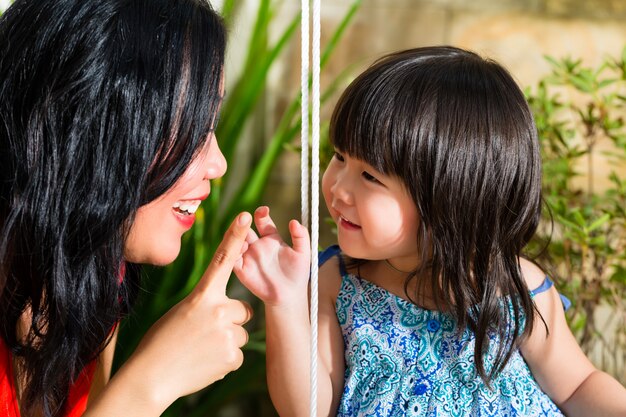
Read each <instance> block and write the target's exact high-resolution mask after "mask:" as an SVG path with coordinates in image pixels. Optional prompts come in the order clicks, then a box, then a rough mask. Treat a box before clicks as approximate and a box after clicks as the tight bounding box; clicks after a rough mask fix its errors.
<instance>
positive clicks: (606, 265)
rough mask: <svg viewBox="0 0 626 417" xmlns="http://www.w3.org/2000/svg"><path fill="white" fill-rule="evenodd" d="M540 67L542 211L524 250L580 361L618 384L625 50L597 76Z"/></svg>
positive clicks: (535, 101)
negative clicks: (559, 310)
mask: <svg viewBox="0 0 626 417" xmlns="http://www.w3.org/2000/svg"><path fill="white" fill-rule="evenodd" d="M546 59H547V60H548V62H549V63H550V65H551V67H552V72H551V73H550V74H549V75H548V76H546V77H545V78H543V79H542V80H540V82H539V83H538V85H537V87H536V88H534V89H527V90H526V95H527V99H528V101H529V103H530V105H531V108H532V110H533V113H534V115H535V120H536V123H537V128H538V132H539V137H540V141H541V150H542V154H543V170H544V182H543V192H544V199H545V201H546V203H547V204H546V207H545V210H544V213H543V221H542V224H541V226H540V228H539V232H538V234H537V236H536V238H535V240H534V241H533V242H532V243H531V245H530V248H531V249H532V251H536V252H541V253H540V255H539V256H538V260H539V261H540V263H541V265H542V266H543V267H544V268H547V269H548V271H550V273H552V274H553V275H554V277H555V278H556V283H557V287H558V289H559V291H560V292H562V293H563V294H565V295H566V296H567V297H569V298H570V300H572V301H573V305H572V308H570V309H569V310H568V311H567V318H568V320H569V323H570V327H571V328H572V330H573V332H574V334H575V336H576V338H577V339H578V341H579V343H580V345H581V347H582V348H583V350H584V351H585V353H587V354H588V355H589V356H590V357H591V358H592V359H594V361H595V362H596V365H597V366H598V367H600V368H601V369H603V370H606V371H608V372H610V373H611V374H613V375H614V376H615V377H616V378H617V379H618V380H620V381H621V382H622V383H626V367H625V362H626V361H625V360H626V128H625V126H624V125H625V123H624V117H625V116H626V47H625V48H624V50H623V51H622V54H621V56H620V57H617V58H615V57H606V58H604V59H603V62H602V63H601V64H600V65H598V66H597V67H595V68H589V67H586V66H585V65H584V64H583V62H582V61H581V60H574V59H572V58H569V57H566V58H562V59H554V58H551V57H546ZM605 172H608V174H604V173H605ZM542 249H543V251H542Z"/></svg>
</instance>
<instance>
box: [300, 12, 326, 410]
mask: <svg viewBox="0 0 626 417" xmlns="http://www.w3.org/2000/svg"><path fill="white" fill-rule="evenodd" d="M309 7H310V6H309V0H302V23H301V27H302V51H301V55H302V72H301V92H302V108H301V111H302V113H301V117H302V128H301V141H302V156H301V169H302V180H301V181H302V187H301V197H302V224H304V225H306V224H307V221H308V217H309V214H308V200H309V199H308V187H309V179H308V165H309V160H308V159H309V155H308V147H309V137H308V136H309V131H308V124H309V123H308V122H309V109H308V101H309V97H308V87H309V82H308V76H309V20H310V17H309ZM320 10H321V7H320V0H313V44H312V58H313V62H312V65H311V66H312V70H313V77H312V85H311V96H312V97H311V102H312V103H311V104H312V112H311V127H312V129H311V130H312V135H311V178H310V183H311V310H310V314H311V316H310V320H311V381H310V383H311V392H310V416H311V417H316V416H317V314H318V266H317V262H318V260H317V248H318V246H319V244H318V242H319V171H320V166H319V143H320V35H321V24H320Z"/></svg>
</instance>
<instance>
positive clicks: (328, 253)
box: [317, 245, 346, 276]
mask: <svg viewBox="0 0 626 417" xmlns="http://www.w3.org/2000/svg"><path fill="white" fill-rule="evenodd" d="M333 256H337V258H338V259H339V272H340V273H341V276H344V275H345V274H346V266H345V264H344V262H343V257H342V256H341V248H339V245H332V246H329V247H327V248H326V249H324V250H323V251H321V252H319V254H318V255H317V265H318V266H322V265H324V264H325V263H326V261H328V260H329V259H330V258H332V257H333Z"/></svg>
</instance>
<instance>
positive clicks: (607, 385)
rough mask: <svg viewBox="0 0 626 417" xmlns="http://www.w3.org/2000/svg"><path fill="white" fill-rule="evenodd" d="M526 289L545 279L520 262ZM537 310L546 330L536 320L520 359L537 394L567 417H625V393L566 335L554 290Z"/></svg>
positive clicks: (538, 297) (543, 295)
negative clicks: (541, 393) (538, 390)
mask: <svg viewBox="0 0 626 417" xmlns="http://www.w3.org/2000/svg"><path fill="white" fill-rule="evenodd" d="M521 262H522V272H523V274H524V277H525V278H526V282H527V283H528V287H529V288H537V287H538V286H539V285H540V284H541V283H542V282H543V280H544V278H545V274H544V273H543V271H541V270H540V269H539V268H538V267H537V266H536V265H534V264H532V263H531V262H528V261H525V260H522V261H521ZM535 304H536V306H537V308H538V310H539V312H540V313H541V315H542V316H543V319H544V320H545V323H546V325H547V327H548V331H549V333H548V334H547V333H546V329H545V326H544V324H543V321H542V320H541V318H539V317H537V318H536V320H535V325H534V328H533V332H532V334H531V336H530V337H529V338H528V339H527V340H526V341H524V342H523V344H522V346H521V353H522V355H523V356H524V359H525V360H526V362H527V363H528V366H529V367H530V370H531V371H532V373H533V376H534V377H535V379H536V380H537V382H538V383H539V385H540V386H541V388H542V389H543V390H544V391H545V392H546V394H548V395H549V396H550V398H552V400H553V401H554V402H555V403H556V404H557V405H558V406H559V407H560V408H561V409H562V410H563V411H564V412H565V413H566V414H567V415H568V416H570V417H572V416H590V415H593V416H616V417H617V416H626V389H624V387H623V386H621V385H620V384H619V383H618V382H617V381H616V380H615V379H614V378H612V377H611V376H609V375H608V374H606V373H604V372H601V371H599V370H597V369H596V368H595V367H594V366H593V364H592V363H591V362H590V361H589V359H588V358H587V357H586V356H585V354H584V353H583V351H582V350H581V349H580V347H579V346H578V343H577V342H576V339H575V338H574V335H573V334H572V332H571V331H570V329H569V327H568V325H567V322H566V321H565V314H564V312H563V304H562V303H561V300H560V298H559V295H558V293H557V291H556V290H555V289H554V287H552V288H550V289H549V290H548V291H546V292H543V293H540V294H537V295H536V296H535Z"/></svg>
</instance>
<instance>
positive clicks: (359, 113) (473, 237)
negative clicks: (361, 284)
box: [330, 46, 541, 382]
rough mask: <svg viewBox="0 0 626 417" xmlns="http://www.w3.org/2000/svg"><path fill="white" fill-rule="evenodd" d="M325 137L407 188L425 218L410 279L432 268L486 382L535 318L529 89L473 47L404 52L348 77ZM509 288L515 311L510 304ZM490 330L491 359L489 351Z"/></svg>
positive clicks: (536, 175)
mask: <svg viewBox="0 0 626 417" xmlns="http://www.w3.org/2000/svg"><path fill="white" fill-rule="evenodd" d="M330 137H331V141H332V142H333V145H334V146H335V147H336V148H337V149H339V150H340V151H341V152H345V153H347V154H349V155H351V156H353V157H355V158H358V159H360V160H363V161H366V162H367V163H369V164H370V165H372V166H373V167H374V168H376V169H377V170H379V171H380V172H383V173H385V174H389V175H393V176H396V177H398V178H399V179H400V180H401V181H402V182H403V183H404V185H405V186H406V188H407V190H408V192H409V193H410V195H411V197H412V199H413V201H414V202H415V205H416V207H417V210H418V212H419V216H420V219H421V221H420V226H419V230H418V236H417V242H418V247H419V248H421V252H422V253H421V258H420V259H421V260H422V261H423V262H422V263H421V267H420V268H419V269H418V270H417V271H415V273H414V274H412V275H411V276H410V277H409V280H412V279H417V277H418V276H422V275H423V273H424V271H430V274H428V272H426V275H430V279H429V281H428V287H429V288H430V287H432V292H433V297H434V299H435V300H436V301H437V302H438V303H439V304H438V305H440V306H441V305H442V306H443V307H444V308H445V309H447V310H449V311H451V312H452V314H454V316H455V318H456V319H457V320H458V322H459V326H460V327H459V329H460V330H461V331H462V329H464V328H466V327H467V326H469V328H470V329H471V331H473V332H474V333H475V335H476V344H475V349H474V360H475V363H476V366H477V370H478V372H479V374H480V376H481V377H482V378H483V379H485V380H486V381H487V382H489V381H490V380H491V379H492V377H493V376H495V375H496V374H497V373H498V372H500V371H501V370H502V368H503V367H504V366H505V365H506V362H507V361H508V359H509V357H510V355H511V354H512V352H513V350H514V349H515V348H516V347H517V346H518V344H519V342H520V340H521V338H523V337H524V336H526V335H528V334H529V333H530V331H531V330H532V326H533V318H534V304H533V301H532V299H531V297H530V295H529V292H528V288H527V286H526V283H525V281H524V278H523V276H522V274H521V270H520V264H519V256H520V254H521V252H522V249H523V248H524V246H525V245H526V244H527V243H528V241H529V240H530V238H531V237H532V236H533V234H534V232H535V230H536V228H537V225H538V222H539V218H540V212H541V210H540V208H541V159H540V154H539V144H538V139H537V133H536V128H535V124H534V121H533V117H532V114H531V112H530V110H529V107H528V105H527V103H526V101H525V98H524V95H523V93H522V92H521V91H520V89H519V87H518V86H517V84H516V83H515V81H514V80H513V78H512V77H511V75H510V74H509V73H508V72H507V71H506V70H505V69H504V68H503V67H502V66H500V65H499V64H497V63H496V62H494V61H491V60H487V59H483V58H482V57H480V56H478V55H477V54H475V53H472V52H470V51H465V50H462V49H458V48H454V47H449V46H441V47H428V48H417V49H412V50H407V51H402V52H398V53H394V54H391V55H388V56H386V57H383V58H382V59H380V60H379V61H377V62H375V63H374V64H373V65H372V66H371V67H370V68H368V69H367V70H366V71H365V72H364V73H363V74H361V75H360V76H359V77H358V78H357V79H356V80H355V81H354V82H352V84H351V85H350V86H349V87H348V89H347V90H346V91H345V92H344V94H343V95H342V97H341V98H340V100H339V103H338V105H337V107H336V108H335V112H334V113H333V117H332V120H331V127H330ZM420 285H424V283H423V282H422V283H421V284H420V283H419V282H418V285H417V288H418V290H419V288H420ZM408 288H409V281H407V282H406V284H405V289H407V295H408V296H409V298H411V299H412V300H413V301H416V300H418V299H419V296H418V294H417V292H416V293H415V294H409V293H408ZM503 296H508V297H510V299H511V302H512V306H513V308H512V311H509V310H508V309H506V308H504V309H503V303H502V302H501V300H502V297H503ZM524 322H525V325H524ZM494 332H495V333H496V334H497V336H498V337H499V342H492V343H498V348H497V355H496V358H495V360H494V361H493V362H491V361H487V360H486V359H485V358H486V356H485V353H486V352H487V349H488V345H489V343H490V338H489V336H490V334H493V333H494Z"/></svg>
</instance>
